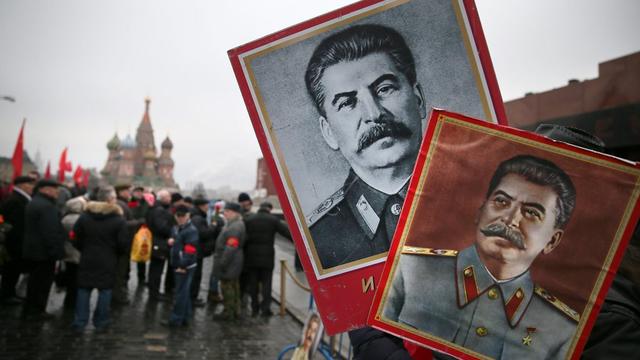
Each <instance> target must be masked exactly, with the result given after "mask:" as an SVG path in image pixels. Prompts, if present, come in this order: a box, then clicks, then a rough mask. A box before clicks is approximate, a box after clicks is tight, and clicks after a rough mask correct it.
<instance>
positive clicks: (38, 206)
mask: <svg viewBox="0 0 640 360" xmlns="http://www.w3.org/2000/svg"><path fill="white" fill-rule="evenodd" d="M59 186H60V184H58V183H57V182H55V181H53V180H40V181H38V183H37V184H36V187H35V190H34V192H35V195H34V196H33V198H32V200H31V202H30V203H29V204H28V205H27V208H26V214H25V227H24V228H25V236H24V243H23V246H22V255H23V258H24V259H25V260H26V261H28V266H29V269H30V272H29V281H28V283H27V299H26V302H25V306H24V312H23V316H25V317H34V318H39V319H42V320H47V319H50V318H51V317H52V315H50V314H47V313H46V312H45V310H46V307H47V302H48V300H49V291H50V290H51V284H53V278H54V273H55V266H56V261H57V260H60V259H62V258H64V242H65V240H66V238H67V235H66V234H65V231H64V228H63V227H62V223H61V222H60V212H59V211H58V207H57V206H56V200H57V198H58V187H59Z"/></svg>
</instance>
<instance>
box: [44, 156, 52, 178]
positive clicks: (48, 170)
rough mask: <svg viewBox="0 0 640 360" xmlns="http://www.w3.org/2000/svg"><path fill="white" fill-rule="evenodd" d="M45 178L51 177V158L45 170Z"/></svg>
mask: <svg viewBox="0 0 640 360" xmlns="http://www.w3.org/2000/svg"><path fill="white" fill-rule="evenodd" d="M44 178H45V179H47V180H48V179H51V160H49V161H47V169H46V170H45V171H44Z"/></svg>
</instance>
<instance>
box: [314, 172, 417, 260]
mask: <svg viewBox="0 0 640 360" xmlns="http://www.w3.org/2000/svg"><path fill="white" fill-rule="evenodd" d="M407 185H408V181H407V184H405V186H403V188H402V189H401V190H400V191H399V192H398V193H396V194H393V195H389V194H385V193H383V192H381V191H378V190H376V189H374V188H372V187H371V186H369V185H367V184H366V183H365V182H364V181H362V180H361V179H360V178H359V177H358V176H357V175H356V174H355V173H354V172H353V170H351V171H350V172H349V176H348V177H347V179H346V181H345V183H344V186H343V187H342V188H341V189H340V190H338V191H337V192H335V193H334V194H333V195H331V196H330V197H329V198H328V199H326V200H325V201H323V202H322V203H321V204H320V205H319V206H318V207H317V208H316V209H315V210H314V211H313V212H312V213H311V214H309V215H308V216H307V224H308V225H309V231H310V232H311V238H312V241H313V243H314V245H315V249H316V251H317V254H318V257H319V258H320V262H321V263H322V267H323V268H325V269H326V268H331V267H335V266H338V265H342V264H345V263H348V262H352V261H356V260H361V259H365V258H367V257H370V256H374V255H378V254H381V253H384V252H386V251H388V250H389V244H390V243H391V239H392V238H393V233H394V231H395V230H396V224H397V222H398V218H399V215H400V210H401V208H402V203H403V201H404V198H405V196H406V193H407Z"/></svg>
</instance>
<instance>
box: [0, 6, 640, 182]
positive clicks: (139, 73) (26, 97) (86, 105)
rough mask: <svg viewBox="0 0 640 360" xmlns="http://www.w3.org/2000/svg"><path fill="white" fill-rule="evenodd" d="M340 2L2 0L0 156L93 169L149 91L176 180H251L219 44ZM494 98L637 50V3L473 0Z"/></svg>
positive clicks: (238, 41)
mask: <svg viewBox="0 0 640 360" xmlns="http://www.w3.org/2000/svg"><path fill="white" fill-rule="evenodd" d="M351 2H352V1H345V0H322V1H309V0H270V1H260V0H247V1H240V0H234V1H220V0H218V1H211V0H202V1H195V0H194V1H191V0H190V1H158V0H154V1H152V0H144V1H143V0H135V1H132V0H111V1H97V0H58V1H49V0H3V1H2V2H0V96H1V95H11V96H13V97H15V98H16V100H17V101H16V102H15V103H10V102H6V101H0V125H1V127H0V155H3V156H11V153H12V151H13V147H14V145H15V139H16V136H17V132H18V129H19V126H20V122H21V120H22V118H23V117H26V118H27V127H26V130H25V147H26V149H27V150H28V151H29V153H30V154H31V155H34V154H35V152H36V150H38V149H39V150H40V152H41V154H42V157H43V159H44V161H45V164H46V161H47V160H51V162H52V168H53V169H54V170H55V169H56V168H57V159H58V156H59V154H60V152H61V151H62V149H63V148H64V147H65V146H68V147H69V156H70V159H71V161H72V162H73V163H74V166H75V165H76V164H78V163H80V164H82V165H83V166H88V167H96V168H98V169H101V168H102V167H103V166H104V163H105V161H106V158H107V150H106V145H105V144H106V142H107V141H108V140H109V138H110V137H111V136H113V133H114V132H116V131H117V132H118V134H119V135H120V136H121V137H124V135H126V134H127V133H131V134H132V136H134V135H135V130H136V128H137V126H138V123H139V122H140V119H141V117H142V114H143V110H144V101H143V99H144V97H145V96H150V97H151V98H152V103H151V120H152V124H153V126H154V130H155V137H156V143H157V145H158V146H159V143H160V141H162V139H164V137H165V136H166V135H167V134H169V135H170V137H171V139H172V140H173V142H174V154H173V156H174V160H175V161H176V168H175V178H176V180H177V181H178V182H179V183H180V184H181V186H185V185H186V184H187V183H188V182H192V181H203V182H204V183H205V184H206V186H207V187H211V188H215V187H218V186H222V185H231V186H232V187H233V188H235V189H250V188H252V187H253V185H254V183H255V170H256V159H257V158H258V157H260V156H261V152H260V149H259V147H258V143H257V141H256V140H255V135H254V133H253V130H252V127H251V123H250V120H249V117H248V115H247V112H246V108H245V106H244V102H243V101H242V98H241V96H240V92H239V90H238V86H237V83H236V80H235V77H234V75H233V72H232V70H231V66H230V64H229V60H228V57H227V53H226V52H227V50H229V49H231V48H234V47H236V46H239V45H242V44H244V43H247V42H249V41H252V40H255V39H257V38H259V37H262V36H264V35H267V34H270V33H272V32H275V31H277V30H280V29H283V28H285V27H288V26H291V25H294V24H296V23H299V22H301V21H304V20H307V19H309V18H312V17H315V16H317V15H320V14H323V13H325V12H327V11H330V10H333V9H336V8H338V7H341V6H344V5H347V4H349V3H351ZM476 4H477V6H478V10H479V13H480V18H481V21H482V25H483V28H484V32H485V35H486V38H487V43H488V45H489V50H490V53H491V57H492V59H493V63H494V67H495V69H496V73H497V77H498V82H499V85H500V88H501V92H502V96H503V98H504V99H505V100H511V99H515V98H519V97H521V96H523V95H524V93H526V92H529V91H533V92H540V91H545V90H549V89H552V88H556V87H561V86H564V85H565V84H566V82H567V80H568V79H571V78H576V79H580V80H585V79H589V78H594V77H597V69H598V63H599V62H602V61H606V60H609V59H613V58H616V57H620V56H623V55H627V54H630V53H633V52H637V51H640V36H638V35H639V34H640V23H639V22H638V17H639V16H640V1H636V0H610V1H601V0H562V1H557V0H555V1H553V0H544V1H543V0H535V1H534V0H528V1H496V0H476Z"/></svg>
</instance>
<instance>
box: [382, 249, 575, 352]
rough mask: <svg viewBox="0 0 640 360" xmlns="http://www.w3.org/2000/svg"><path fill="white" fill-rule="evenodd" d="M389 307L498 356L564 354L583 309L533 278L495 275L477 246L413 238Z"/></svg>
mask: <svg viewBox="0 0 640 360" xmlns="http://www.w3.org/2000/svg"><path fill="white" fill-rule="evenodd" d="M402 254H403V255H402V256H401V257H400V261H399V265H398V268H397V271H396V275H395V278H394V280H393V283H392V286H391V288H389V290H388V291H389V293H388V297H387V300H386V303H385V306H384V309H383V317H385V318H387V319H389V320H392V321H397V322H399V323H401V324H403V325H405V326H408V327H412V328H415V329H418V330H421V331H424V332H426V333H429V334H432V335H434V336H437V337H439V338H441V339H444V340H446V341H449V342H452V343H454V344H456V345H460V346H462V347H465V348H467V349H469V350H472V351H475V352H478V353H480V354H482V355H484V356H489V357H492V358H496V359H563V358H564V357H565V356H566V354H567V351H568V350H569V347H570V345H571V339H572V338H573V336H574V333H575V330H576V325H577V322H578V321H579V317H580V315H579V314H578V313H576V312H575V311H573V310H572V309H571V308H569V307H568V306H567V305H565V304H563V303H562V302H560V301H559V300H558V299H556V298H555V297H554V296H553V295H551V294H549V293H548V292H547V291H545V290H544V289H542V288H541V287H539V286H537V285H535V284H534V283H533V281H532V280H531V276H530V274H529V271H527V272H525V273H523V274H521V275H519V276H518V277H516V278H514V279H510V280H506V281H499V280H495V279H494V278H493V276H492V275H491V274H490V273H489V272H488V271H487V269H486V267H485V266H484V265H483V264H482V262H481V261H480V258H479V257H478V253H477V251H476V247H475V246H471V247H468V248H466V249H464V250H462V251H460V252H459V253H458V252H457V251H455V250H436V249H428V248H414V247H408V246H405V247H404V248H403V251H402Z"/></svg>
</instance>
